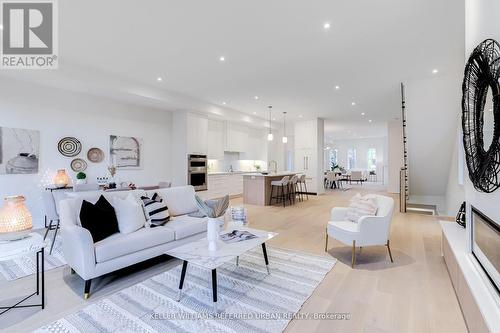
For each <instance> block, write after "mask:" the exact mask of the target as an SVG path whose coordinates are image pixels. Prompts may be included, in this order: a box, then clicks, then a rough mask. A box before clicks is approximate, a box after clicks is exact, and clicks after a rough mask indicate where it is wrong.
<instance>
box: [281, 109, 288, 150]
mask: <svg viewBox="0 0 500 333" xmlns="http://www.w3.org/2000/svg"><path fill="white" fill-rule="evenodd" d="M281 140H282V141H283V143H287V142H288V138H287V137H286V112H283V138H282V139H281Z"/></svg>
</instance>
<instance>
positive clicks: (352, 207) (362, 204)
mask: <svg viewBox="0 0 500 333" xmlns="http://www.w3.org/2000/svg"><path fill="white" fill-rule="evenodd" d="M377 209H378V206H377V201H376V199H375V198H373V197H368V196H364V197H362V196H361V194H359V193H358V194H356V195H355V196H354V197H353V198H352V199H351V201H350V204H349V207H347V214H346V217H347V219H348V220H349V221H352V222H355V223H358V222H359V219H360V218H361V217H362V216H366V215H369V216H375V214H377Z"/></svg>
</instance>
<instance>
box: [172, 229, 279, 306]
mask: <svg viewBox="0 0 500 333" xmlns="http://www.w3.org/2000/svg"><path fill="white" fill-rule="evenodd" d="M233 230H238V231H248V232H250V233H252V234H254V235H256V236H257V237H256V238H253V239H249V240H244V241H240V242H237V243H229V244H228V243H224V242H223V241H221V240H219V241H218V249H217V250H216V251H208V241H207V238H206V237H204V238H202V239H200V240H197V241H193V242H190V243H187V244H184V245H181V246H179V247H176V248H173V249H170V250H167V251H166V252H165V254H167V255H169V256H172V257H175V258H178V259H181V260H182V261H183V263H182V271H181V278H180V282H179V295H178V298H177V301H180V299H181V296H182V287H183V285H184V278H185V277H186V270H187V266H188V263H190V264H193V265H196V266H199V267H202V268H206V269H209V270H211V271H212V298H213V306H214V311H215V312H217V268H218V267H220V266H221V265H223V264H225V263H227V262H229V261H231V260H233V259H236V265H238V258H239V256H241V255H242V254H244V253H246V252H248V251H250V250H252V249H254V248H256V247H257V246H259V245H260V246H262V253H263V256H264V263H265V264H266V269H267V273H268V274H270V271H269V259H268V257H267V249H266V242H267V241H268V240H270V239H272V238H274V237H276V236H277V235H278V234H277V233H275V232H269V231H265V230H258V229H252V228H246V227H237V228H229V229H227V230H224V231H222V232H221V235H222V234H225V233H228V232H231V231H233Z"/></svg>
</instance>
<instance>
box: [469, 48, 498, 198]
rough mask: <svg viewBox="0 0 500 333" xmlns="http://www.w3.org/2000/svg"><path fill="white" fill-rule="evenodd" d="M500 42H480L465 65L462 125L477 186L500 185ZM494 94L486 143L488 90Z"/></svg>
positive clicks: (486, 189) (492, 188)
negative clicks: (491, 127) (487, 143)
mask: <svg viewBox="0 0 500 333" xmlns="http://www.w3.org/2000/svg"><path fill="white" fill-rule="evenodd" d="M499 79H500V45H499V44H498V42H496V41H495V40H492V39H487V40H485V41H484V42H482V43H481V44H479V45H478V46H477V47H476V49H475V50H474V51H473V52H472V54H471V55H470V57H469V60H468V61H467V64H466V66H465V72H464V81H463V84H462V93H463V95H462V129H463V140H464V150H465V157H466V160H467V168H468V169H469V177H470V180H471V181H472V183H473V184H474V187H475V188H476V190H478V191H481V192H486V193H491V192H493V191H495V190H496V189H498V188H499V187H500V82H499ZM489 89H490V90H491V93H492V98H493V116H494V130H493V141H492V142H491V145H490V146H489V148H488V147H487V148H485V147H484V133H483V127H484V109H485V104H486V98H487V95H488V90H489Z"/></svg>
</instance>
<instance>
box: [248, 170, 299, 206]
mask: <svg viewBox="0 0 500 333" xmlns="http://www.w3.org/2000/svg"><path fill="white" fill-rule="evenodd" d="M294 175H296V173H295V172H277V173H269V174H267V175H265V174H262V173H246V174H243V202H244V203H246V204H250V205H259V206H269V198H270V197H271V182H272V181H275V180H281V179H282V178H283V177H285V176H290V178H291V177H292V176H294Z"/></svg>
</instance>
